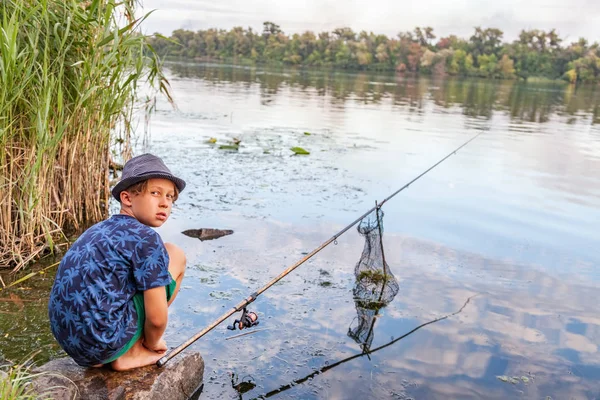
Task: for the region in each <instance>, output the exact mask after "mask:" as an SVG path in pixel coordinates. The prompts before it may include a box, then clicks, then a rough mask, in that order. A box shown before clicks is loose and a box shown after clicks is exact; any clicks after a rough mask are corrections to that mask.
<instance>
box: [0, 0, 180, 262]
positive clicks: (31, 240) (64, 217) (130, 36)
mask: <svg viewBox="0 0 600 400" xmlns="http://www.w3.org/2000/svg"><path fill="white" fill-rule="evenodd" d="M136 6H137V4H136V2H135V0H125V1H122V2H117V1H114V0H90V1H85V2H82V1H78V0H66V1H62V0H61V1H58V0H42V1H39V2H38V1H31V0H6V1H3V2H1V3H0V148H2V149H3V151H2V152H1V153H0V267H11V268H13V269H14V270H18V269H20V268H21V267H22V266H23V265H25V264H27V263H28V262H29V261H31V260H33V259H35V258H36V257H37V256H39V255H40V254H42V253H43V252H44V251H48V250H50V251H52V250H53V248H54V245H55V242H56V240H61V238H64V237H65V234H67V233H69V232H71V231H78V230H80V229H81V228H83V227H85V226H86V225H88V224H91V223H93V222H96V221H98V220H101V219H102V218H105V217H106V216H107V214H108V201H109V195H110V190H109V189H110V188H109V167H110V166H111V163H112V157H114V156H117V157H127V156H129V155H130V153H131V145H130V143H131V138H132V135H133V132H134V127H135V124H134V122H135V121H136V119H137V118H138V116H139V114H138V111H139V110H145V111H146V112H149V111H151V110H152V108H153V105H154V102H153V101H152V100H153V96H154V95H155V94H156V93H157V91H159V90H160V91H161V92H163V93H164V94H166V96H167V97H168V99H169V100H171V98H170V96H169V93H168V82H167V81H166V79H165V77H164V76H163V75H162V73H161V68H160V63H159V61H158V58H157V57H156V55H155V53H154V52H153V49H152V47H151V46H149V45H148V37H147V36H145V35H143V34H141V33H140V23H141V22H142V21H143V20H144V19H145V18H146V17H147V15H145V16H142V17H140V18H137V17H136V16H135V11H136ZM142 84H144V85H148V86H149V87H150V88H151V89H152V90H150V91H149V92H148V93H149V95H148V96H147V97H145V99H144V101H142V99H140V98H139V96H138V88H139V87H140V86H141V85H142ZM146 115H147V114H146Z"/></svg>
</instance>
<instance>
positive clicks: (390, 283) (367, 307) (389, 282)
mask: <svg viewBox="0 0 600 400" xmlns="http://www.w3.org/2000/svg"><path fill="white" fill-rule="evenodd" d="M357 229H358V232H359V233H360V234H361V235H362V236H363V237H364V238H365V245H364V248H363V251H362V255H361V257H360V260H359V261H358V263H357V264H356V267H355V268H354V275H355V277H356V284H355V285H354V289H353V291H352V293H353V295H354V304H355V306H356V313H357V318H355V319H354V321H352V324H350V328H349V330H348V336H350V337H351V338H353V339H354V340H355V341H356V342H357V343H359V344H360V345H361V346H362V348H363V351H364V352H368V351H369V348H370V346H371V343H372V341H373V334H374V329H373V328H374V324H375V318H376V316H377V315H378V313H379V310H380V309H381V308H383V307H385V306H387V305H388V304H389V303H390V302H391V301H392V300H393V299H394V297H395V296H396V294H398V289H399V286H398V281H397V280H396V278H395V277H394V275H393V274H392V272H391V271H390V267H389V265H388V264H387V263H386V261H385V253H384V251H383V211H381V209H380V208H377V209H375V211H373V212H372V213H370V214H369V215H367V216H366V217H365V218H363V219H362V220H361V222H360V223H359V224H358V228H357Z"/></svg>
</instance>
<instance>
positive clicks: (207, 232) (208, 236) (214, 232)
mask: <svg viewBox="0 0 600 400" xmlns="http://www.w3.org/2000/svg"><path fill="white" fill-rule="evenodd" d="M181 233H183V234H184V235H186V236H189V237H193V238H196V239H200V240H202V241H204V240H213V239H218V238H220V237H221V236H227V235H231V234H232V233H233V231H232V230H230V229H211V228H201V229H188V230H187V231H183V232H181Z"/></svg>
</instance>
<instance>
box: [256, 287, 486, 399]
mask: <svg viewBox="0 0 600 400" xmlns="http://www.w3.org/2000/svg"><path fill="white" fill-rule="evenodd" d="M473 297H475V296H472V297H469V298H468V299H467V300H466V301H465V304H463V306H462V307H461V308H460V309H459V310H458V311H456V312H454V313H452V314H448V315H444V316H443V317H440V318H436V319H434V320H431V321H427V322H425V323H423V324H421V325H419V326H417V327H416V328H414V329H412V330H411V331H409V332H407V333H405V334H404V335H402V336H400V337H398V338H396V339H392V340H391V341H390V342H388V343H386V344H383V345H381V346H378V347H377V348H374V349H365V348H364V347H363V351H362V353H360V354H355V355H353V356H350V357H347V358H344V359H343V360H339V361H336V362H334V363H333V364H329V365H327V366H325V367H323V368H320V369H318V370H316V371H314V372H312V373H310V374H308V375H306V376H305V377H303V378H300V379H296V380H295V381H293V382H291V383H288V384H286V385H283V386H280V387H279V388H277V389H275V390H272V391H270V392H268V393H266V394H264V395H261V396H259V397H257V398H259V399H262V398H269V397H272V396H275V395H278V394H279V393H281V392H283V391H285V390H288V389H291V388H293V387H294V386H295V385H298V384H300V383H304V382H306V381H308V380H310V379H312V378H314V377H315V376H317V375H319V374H322V373H324V372H326V371H329V370H330V369H333V368H335V367H337V366H339V365H342V364H344V363H347V362H348V361H352V360H354V359H356V358H359V357H362V356H365V355H366V356H367V357H368V358H369V360H370V359H371V358H370V354H373V353H376V352H378V351H379V350H382V349H385V348H386V347H389V346H391V345H393V344H394V343H396V342H399V341H400V340H402V339H404V338H406V337H408V336H409V335H412V334H413V333H415V332H416V331H418V330H419V329H421V328H423V327H425V326H427V325H430V324H434V323H436V322H439V321H442V320H445V319H446V318H449V317H452V316H454V315H457V314H460V313H461V312H462V311H463V310H464V308H465V307H466V306H467V304H469V302H470V301H471V299H472V298H473ZM371 331H372V327H371ZM371 340H372V337H371Z"/></svg>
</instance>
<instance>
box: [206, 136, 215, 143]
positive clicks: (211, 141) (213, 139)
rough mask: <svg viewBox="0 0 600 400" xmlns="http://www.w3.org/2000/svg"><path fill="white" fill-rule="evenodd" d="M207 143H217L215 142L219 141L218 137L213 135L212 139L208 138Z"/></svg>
mask: <svg viewBox="0 0 600 400" xmlns="http://www.w3.org/2000/svg"><path fill="white" fill-rule="evenodd" d="M206 143H209V144H215V143H217V138H214V137H211V138H210V139H208V140H207V141H206Z"/></svg>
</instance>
